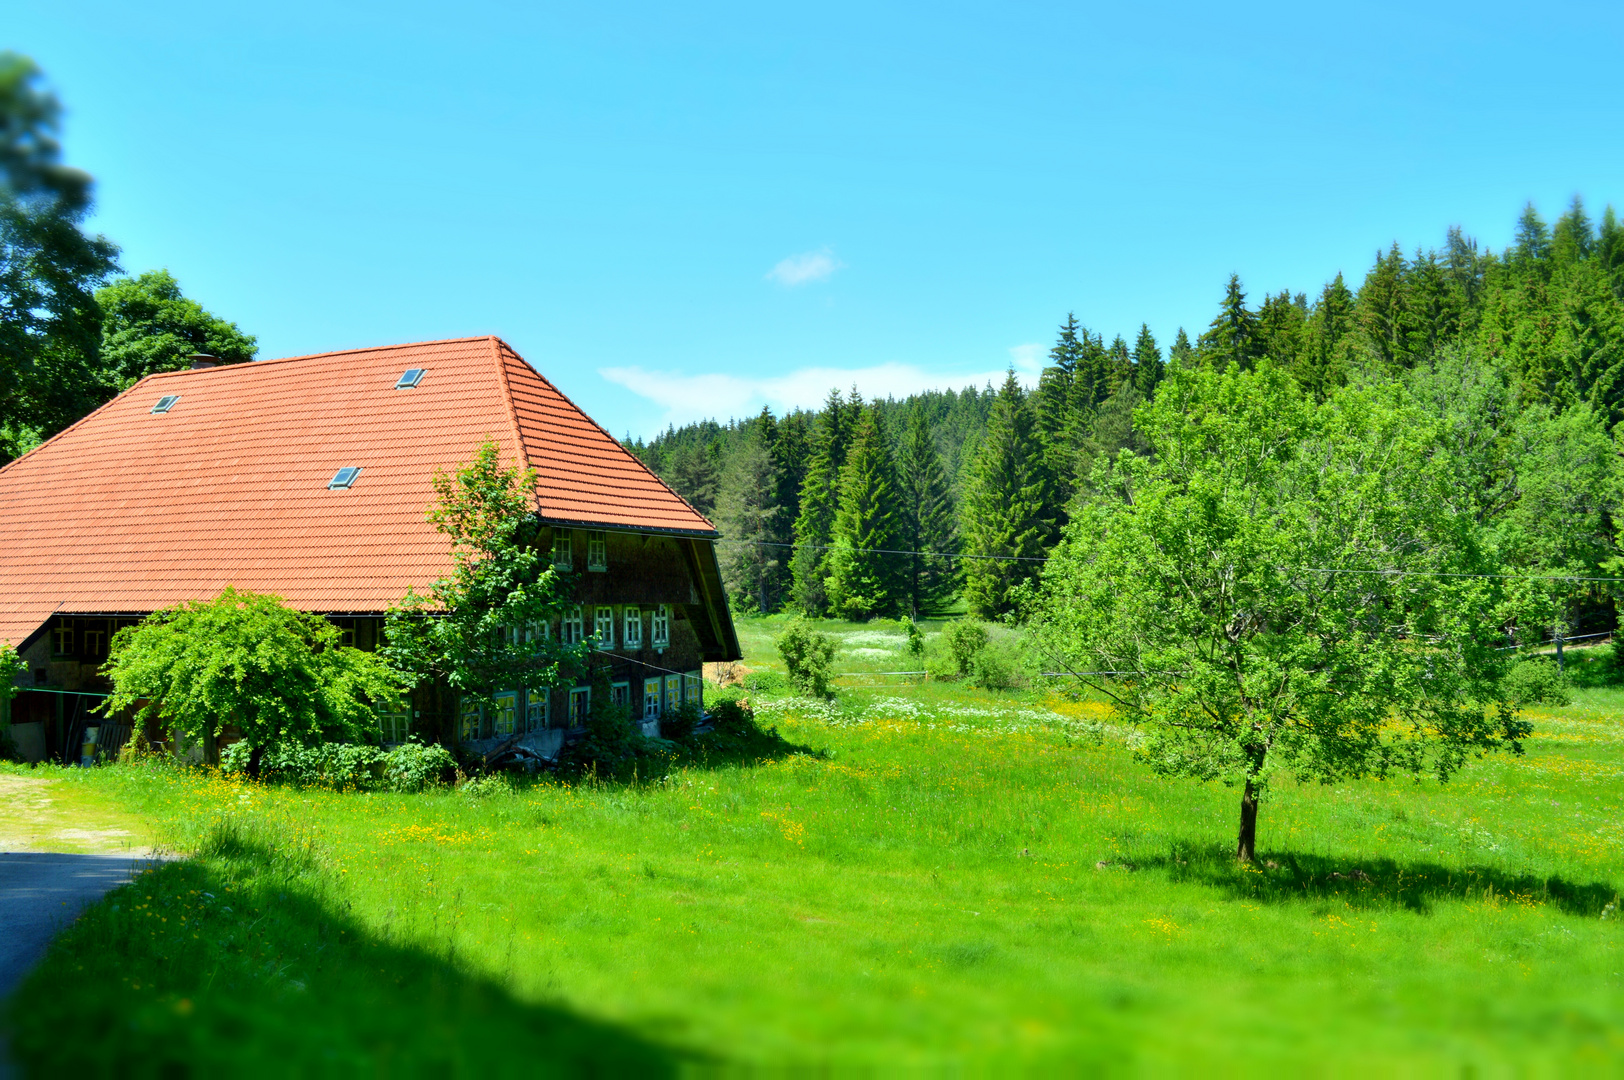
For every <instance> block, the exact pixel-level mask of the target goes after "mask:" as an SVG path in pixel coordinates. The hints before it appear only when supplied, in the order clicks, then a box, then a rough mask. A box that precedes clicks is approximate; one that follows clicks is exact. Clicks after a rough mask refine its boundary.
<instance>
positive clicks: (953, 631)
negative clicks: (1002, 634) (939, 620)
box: [942, 619, 988, 679]
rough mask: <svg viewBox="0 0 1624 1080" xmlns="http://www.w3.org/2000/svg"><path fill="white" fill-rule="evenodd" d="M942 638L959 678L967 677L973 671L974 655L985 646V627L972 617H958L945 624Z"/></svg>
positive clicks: (974, 664)
mask: <svg viewBox="0 0 1624 1080" xmlns="http://www.w3.org/2000/svg"><path fill="white" fill-rule="evenodd" d="M942 639H943V641H945V642H946V643H947V651H948V653H949V654H950V655H951V656H952V657H953V664H954V666H955V667H956V668H957V669H958V673H959V678H961V679H965V678H969V677H970V676H971V675H972V674H974V673H975V667H976V656H977V655H978V654H979V653H980V652H981V650H983V649H985V648H986V647H987V641H988V636H987V628H986V627H985V626H983V625H981V624H980V623H978V622H976V621H975V620H973V619H958V620H956V621H954V622H950V623H948V624H947V628H946V629H945V630H943V631H942Z"/></svg>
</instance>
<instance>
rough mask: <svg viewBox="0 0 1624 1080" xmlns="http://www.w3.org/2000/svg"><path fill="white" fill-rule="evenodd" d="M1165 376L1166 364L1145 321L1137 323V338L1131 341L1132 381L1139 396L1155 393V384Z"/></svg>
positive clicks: (1146, 396)
mask: <svg viewBox="0 0 1624 1080" xmlns="http://www.w3.org/2000/svg"><path fill="white" fill-rule="evenodd" d="M1166 376H1167V365H1166V364H1165V363H1163V362H1162V350H1161V348H1160V346H1158V345H1157V344H1156V337H1155V335H1153V334H1152V333H1151V332H1150V326H1149V324H1147V323H1140V324H1139V338H1138V340H1137V341H1135V342H1134V343H1133V381H1134V386H1135V388H1136V389H1138V391H1139V396H1140V397H1142V398H1148V397H1150V396H1151V395H1153V394H1155V393H1156V387H1157V385H1158V384H1159V383H1160V382H1161V381H1162V379H1163V378H1165V377H1166Z"/></svg>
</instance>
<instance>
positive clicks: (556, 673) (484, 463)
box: [379, 442, 591, 735]
mask: <svg viewBox="0 0 1624 1080" xmlns="http://www.w3.org/2000/svg"><path fill="white" fill-rule="evenodd" d="M535 486H536V476H535V473H533V472H532V471H530V470H529V469H520V468H519V467H518V466H503V465H502V462H501V452H500V449H499V448H498V447H497V445H496V444H495V443H494V442H487V443H485V444H484V445H483V446H481V447H480V448H479V453H478V454H477V455H475V457H474V460H473V461H472V462H470V463H468V464H466V465H460V466H458V467H457V469H456V470H455V471H453V472H449V473H447V472H439V471H437V472H436V473H435V474H434V492H435V499H436V501H435V504H434V506H433V507H432V508H431V509H430V510H429V513H428V520H429V521H431V522H433V524H434V526H435V528H436V529H438V530H439V531H440V532H441V533H442V534H444V535H445V536H447V537H449V538H450V540H451V564H452V572H451V576H450V577H446V578H441V579H439V580H438V581H436V582H434V584H433V585H431V586H430V587H429V592H428V595H427V596H424V595H422V594H420V593H418V592H417V591H416V590H410V591H408V592H407V594H406V596H405V598H404V599H402V600H401V602H400V603H399V604H397V605H395V606H394V607H392V608H390V610H389V613H388V618H387V621H386V623H385V637H386V644H385V645H384V646H383V648H382V649H380V650H379V651H380V652H381V653H382V655H383V656H385V657H386V658H387V659H388V660H389V662H390V663H391V664H393V665H394V666H395V668H396V669H397V670H398V671H400V672H401V673H402V676H403V678H404V681H405V684H406V685H407V686H408V687H417V686H419V685H423V684H425V683H427V684H439V685H444V686H449V687H451V688H452V689H453V690H455V691H456V692H458V693H460V694H461V695H463V697H464V698H465V699H472V700H474V701H477V702H482V703H484V704H486V705H489V704H491V702H492V699H493V697H494V695H495V693H496V692H497V691H498V690H511V689H514V688H516V687H531V686H557V685H559V683H560V682H562V681H563V680H564V679H565V678H566V677H573V676H574V675H575V674H576V673H578V672H581V671H584V670H585V663H586V659H587V657H588V656H589V655H590V652H591V646H590V645H588V644H586V643H581V644H576V645H565V644H563V643H561V642H560V641H559V639H558V638H555V637H554V636H552V634H551V633H550V632H549V631H548V627H550V626H551V625H552V623H553V622H554V620H556V619H557V618H558V617H559V614H560V612H561V611H562V609H563V607H564V606H565V604H566V603H567V602H568V601H569V598H570V588H571V582H570V580H569V576H568V575H567V574H564V573H560V572H559V571H557V570H555V569H553V567H552V564H551V563H552V561H551V556H550V551H545V552H544V551H543V550H541V549H540V547H539V546H538V540H539V539H540V537H541V525H540V524H539V522H538V520H537V517H536V511H535V505H536V502H535ZM448 734H449V733H447V735H448Z"/></svg>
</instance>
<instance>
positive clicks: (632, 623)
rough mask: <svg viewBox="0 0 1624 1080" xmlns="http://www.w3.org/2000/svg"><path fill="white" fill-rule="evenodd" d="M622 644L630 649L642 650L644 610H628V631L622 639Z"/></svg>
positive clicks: (631, 608)
mask: <svg viewBox="0 0 1624 1080" xmlns="http://www.w3.org/2000/svg"><path fill="white" fill-rule="evenodd" d="M620 640H621V643H622V644H624V645H625V646H626V648H628V649H641V648H642V647H643V609H642V608H636V607H628V608H627V609H626V630H625V633H623V634H622V635H621V637H620Z"/></svg>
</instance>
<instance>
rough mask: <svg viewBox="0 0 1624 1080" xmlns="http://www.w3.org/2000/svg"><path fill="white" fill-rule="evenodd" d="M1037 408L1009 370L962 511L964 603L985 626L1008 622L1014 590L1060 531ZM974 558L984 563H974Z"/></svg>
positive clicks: (1031, 572)
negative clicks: (1049, 513)
mask: <svg viewBox="0 0 1624 1080" xmlns="http://www.w3.org/2000/svg"><path fill="white" fill-rule="evenodd" d="M1035 426H1036V425H1035V423H1034V420H1033V416H1032V410H1031V406H1030V404H1029V403H1028V401H1027V399H1026V394H1025V393H1024V392H1023V391H1022V390H1021V385H1020V383H1018V382H1017V381H1016V380H1015V372H1014V371H1013V370H1011V371H1010V372H1009V375H1008V377H1007V378H1005V380H1004V385H1003V388H1002V389H1001V390H1000V391H999V392H998V397H997V400H996V401H994V403H993V407H992V413H991V415H990V416H989V417H988V419H987V433H986V435H985V437H983V439H982V440H981V445H980V446H979V447H978V448H977V451H976V458H975V460H974V462H972V463H971V467H970V474H969V476H968V478H967V482H966V484H965V490H964V498H963V502H962V503H961V505H960V513H959V516H960V520H961V535H962V536H963V538H964V544H963V550H964V554H965V555H967V556H971V558H967V559H966V560H965V565H964V579H965V590H964V591H965V597H966V599H968V600H969V602H970V608H971V610H972V611H974V612H975V613H976V614H977V615H979V616H981V617H983V618H996V617H999V616H1002V615H1005V614H1008V613H1009V612H1010V611H1011V610H1012V609H1013V607H1014V590H1015V588H1016V587H1017V586H1018V585H1020V584H1021V583H1022V582H1025V581H1027V580H1029V579H1030V578H1032V577H1033V576H1034V575H1035V574H1036V573H1037V571H1038V568H1039V567H1041V566H1042V563H1041V562H1037V561H1035V560H1037V559H1039V558H1041V557H1042V556H1043V553H1044V549H1045V547H1046V546H1047V545H1048V544H1049V543H1051V542H1052V539H1053V536H1054V533H1055V523H1054V520H1053V519H1052V518H1050V517H1046V516H1045V513H1046V509H1047V507H1048V506H1049V505H1050V502H1051V496H1050V482H1049V477H1048V470H1047V469H1045V468H1044V465H1043V457H1042V455H1041V454H1040V453H1039V449H1040V447H1039V443H1038V438H1037V432H1036V431H1035V430H1034V429H1035ZM975 556H981V557H980V558H976V557H975Z"/></svg>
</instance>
